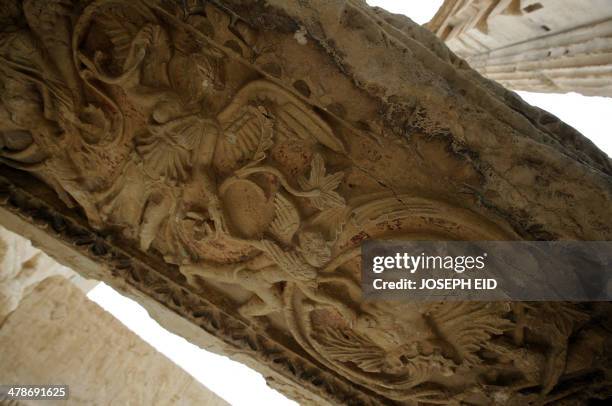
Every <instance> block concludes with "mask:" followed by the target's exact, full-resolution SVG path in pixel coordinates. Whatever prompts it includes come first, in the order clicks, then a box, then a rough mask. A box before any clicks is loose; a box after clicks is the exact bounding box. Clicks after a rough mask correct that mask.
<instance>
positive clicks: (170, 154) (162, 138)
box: [136, 116, 210, 180]
mask: <svg viewBox="0 0 612 406" xmlns="http://www.w3.org/2000/svg"><path fill="white" fill-rule="evenodd" d="M209 124H210V123H209V122H208V121H207V120H204V119H201V118H199V117H197V116H187V117H183V118H178V119H176V120H172V121H169V122H167V123H165V124H159V125H150V126H149V127H148V130H149V132H148V133H146V134H144V135H142V136H139V137H137V139H136V150H137V151H138V153H139V154H140V155H141V156H142V158H143V162H144V167H145V170H146V171H147V173H148V174H149V176H151V177H153V178H154V179H158V178H160V177H165V178H167V179H172V180H185V179H186V178H187V177H188V176H189V173H190V168H191V164H192V151H193V150H194V149H195V148H196V147H198V145H199V144H200V141H201V139H202V137H203V136H205V135H206V129H207V126H208V125H209Z"/></svg>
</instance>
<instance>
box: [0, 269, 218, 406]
mask: <svg viewBox="0 0 612 406" xmlns="http://www.w3.org/2000/svg"><path fill="white" fill-rule="evenodd" d="M0 359H2V368H1V369H0V382H2V383H3V384H5V385H11V384H29V385H45V384H46V385H68V386H69V388H70V395H69V399H68V400H58V401H45V403H46V404H61V405H91V404H96V405H128V404H131V405H177V404H179V405H202V404H205V405H211V406H217V405H219V406H221V405H227V402H225V401H223V400H222V399H220V398H219V397H217V396H216V395H215V394H214V393H212V392H210V391H209V390H208V389H206V388H205V387H203V386H202V385H201V384H200V383H199V382H197V381H196V380H195V379H193V377H191V376H190V375H189V374H187V373H186V372H185V371H183V370H182V369H180V368H179V367H177V366H176V365H175V364H173V363H172V362H171V361H170V360H168V359H167V358H165V357H164V356H163V355H162V354H160V353H159V352H157V351H156V350H155V349H154V348H153V347H151V346H150V345H148V344H146V343H144V342H143V341H142V340H141V339H140V338H139V337H138V336H137V335H136V334H134V333H132V332H131V331H129V330H128V329H127V328H126V327H125V326H124V325H123V324H121V323H120V322H119V321H118V320H116V319H115V318H114V317H113V316H111V315H110V314H108V313H106V312H105V311H104V310H103V309H102V308H100V307H99V306H98V305H96V304H95V303H93V302H91V301H90V300H89V299H87V297H86V296H85V294H84V293H83V292H82V291H81V290H80V289H79V288H77V287H76V286H74V285H73V284H72V283H71V282H70V281H68V280H66V279H65V278H63V277H60V276H53V277H50V278H47V279H45V280H44V281H42V282H40V283H39V284H37V285H36V286H35V287H34V288H33V290H32V291H31V292H30V293H29V294H28V295H27V296H26V297H25V298H24V299H23V300H22V302H21V303H20V304H19V306H18V308H17V309H16V310H15V311H14V312H13V313H11V315H10V316H8V318H7V319H6V321H5V322H4V323H3V324H2V326H1V327H0ZM205 367H206V366H203V368H205ZM20 404H23V405H29V404H32V405H38V404H40V401H25V400H24V401H20Z"/></svg>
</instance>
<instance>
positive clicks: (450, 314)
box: [429, 302, 512, 364]
mask: <svg viewBox="0 0 612 406" xmlns="http://www.w3.org/2000/svg"><path fill="white" fill-rule="evenodd" d="M509 310H510V308H509V306H508V304H507V303H503V302H499V303H497V302H492V303H477V302H461V303H453V302H446V303H440V304H438V305H435V306H434V307H433V309H432V310H431V311H430V312H429V316H430V317H431V319H432V321H433V322H434V323H435V324H436V326H437V328H438V331H439V332H440V334H441V336H442V337H445V339H446V340H447V341H448V343H449V344H450V345H451V346H452V348H453V349H454V350H455V352H456V353H457V355H458V356H459V357H460V359H462V360H463V361H464V362H467V363H469V364H478V363H480V358H479V357H478V355H476V352H477V351H478V350H480V348H481V347H482V346H483V344H484V343H485V342H487V341H489V339H490V338H491V337H492V336H494V335H499V334H503V333H504V331H506V330H507V329H509V328H510V327H512V322H510V321H509V320H508V319H506V318H505V317H504V315H505V314H507V313H508V312H509Z"/></svg>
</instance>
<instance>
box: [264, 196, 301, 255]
mask: <svg viewBox="0 0 612 406" xmlns="http://www.w3.org/2000/svg"><path fill="white" fill-rule="evenodd" d="M274 208H275V212H276V215H275V217H274V220H273V221H272V223H271V224H270V233H271V234H272V235H273V236H274V237H276V238H277V239H278V240H279V241H280V242H282V243H283V244H285V245H289V244H291V240H292V239H293V235H294V234H295V232H296V231H297V230H298V228H299V227H300V214H299V213H298V211H297V209H296V208H295V206H294V205H293V203H291V202H290V201H289V200H287V198H286V197H285V196H283V194H281V193H278V194H276V197H275V198H274Z"/></svg>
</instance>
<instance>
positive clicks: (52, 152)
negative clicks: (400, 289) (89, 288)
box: [0, 0, 612, 405]
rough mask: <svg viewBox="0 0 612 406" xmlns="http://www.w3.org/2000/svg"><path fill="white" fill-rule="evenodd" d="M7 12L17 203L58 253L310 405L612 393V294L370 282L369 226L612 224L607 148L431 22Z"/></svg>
mask: <svg viewBox="0 0 612 406" xmlns="http://www.w3.org/2000/svg"><path fill="white" fill-rule="evenodd" d="M10 4H13V3H10ZM3 13H4V14H2V19H3V24H2V25H1V26H2V27H4V28H3V31H2V33H1V34H0V45H1V47H0V61H1V62H2V63H0V85H1V86H0V89H2V97H1V100H2V104H1V105H0V131H1V134H2V150H1V153H2V155H1V159H2V163H3V166H2V170H1V172H0V196H1V197H2V199H1V200H0V201H1V202H2V204H1V205H0V221H1V222H2V224H3V225H5V226H6V227H7V228H10V229H12V230H16V231H18V232H19V233H21V234H23V235H26V236H27V237H28V238H30V239H32V241H34V242H35V243H36V244H38V245H39V246H40V247H41V248H43V249H44V250H45V251H47V252H49V254H50V255H51V256H53V257H54V258H56V259H57V260H59V261H60V262H62V263H64V264H67V265H69V266H71V267H73V268H74V269H76V270H77V271H78V272H80V273H83V274H84V275H86V276H90V277H94V278H96V279H101V280H104V281H106V282H107V283H109V284H110V285H112V286H114V287H116V288H117V289H120V290H122V291H124V292H125V293H127V294H129V295H131V296H133V297H134V298H135V299H136V300H138V301H140V302H141V303H142V304H143V305H144V306H145V307H147V308H148V309H149V311H150V312H151V313H152V315H153V316H154V317H156V318H157V319H158V320H159V321H160V322H161V323H162V324H163V325H165V326H166V327H167V328H169V329H171V330H173V331H175V332H177V333H179V334H182V335H184V336H186V337H187V338H188V339H189V340H190V341H192V342H194V343H196V344H198V345H201V346H206V347H209V348H211V349H213V350H214V351H217V352H221V353H224V354H228V355H230V356H232V357H234V358H235V359H238V360H240V361H242V362H244V363H246V364H248V365H250V366H251V367H253V368H255V369H257V370H259V371H261V372H262V373H263V374H264V376H265V377H266V378H267V380H268V382H269V383H270V385H272V386H273V387H276V388H278V389H279V390H281V391H283V392H284V393H286V394H288V396H290V397H292V398H294V399H298V400H300V401H301V402H302V403H308V402H312V403H317V404H319V403H324V402H329V403H333V404H355V405H380V404H389V405H393V404H402V405H428V404H458V403H462V402H463V403H468V404H476V405H488V404H491V403H493V402H495V401H505V402H508V403H509V404H525V403H529V402H540V401H541V402H554V401H557V400H560V399H563V400H567V401H568V402H575V403H578V404H580V403H584V404H586V403H587V402H588V401H589V400H590V399H596V398H605V397H606V396H609V393H610V392H609V391H610V382H611V381H610V377H609V373H608V372H607V371H609V370H610V365H611V364H610V359H609V358H610V354H609V351H607V350H606V348H610V346H609V345H608V344H609V342H610V337H611V334H610V329H609V320H610V318H609V315H610V309H611V308H610V306H609V304H606V303H600V304H591V303H583V304H565V303H534V304H520V303H519V304H516V303H514V304H512V303H501V302H500V303H478V302H473V303H464V304H461V305H459V306H458V305H457V304H456V303H455V304H453V303H436V304H428V305H424V306H422V305H417V304H415V303H403V304H393V305H390V304H389V303H384V302H367V301H363V300H362V299H361V295H360V286H359V278H360V247H361V244H362V243H363V241H366V240H371V239H389V238H390V239H433V240H436V239H438V240H457V239H458V240H521V239H525V240H539V239H544V240H555V239H577V240H608V239H610V238H611V237H612V224H611V223H610V219H611V218H612V207H611V206H610V204H609V202H610V201H611V197H612V196H611V195H612V178H611V175H612V166H611V163H610V160H609V158H608V157H607V156H606V155H605V154H604V153H602V152H601V151H599V150H598V149H597V148H596V147H595V146H594V145H593V144H592V143H591V142H590V141H588V140H587V139H585V138H584V137H583V136H582V135H581V134H579V133H577V132H576V131H575V130H573V129H572V128H570V127H569V126H567V125H565V124H564V123H562V122H560V121H559V120H558V119H557V118H556V117H554V116H552V115H550V114H548V113H546V112H544V111H541V110H539V109H536V108H533V107H531V106H529V105H527V104H526V103H524V102H523V101H522V100H521V99H520V98H519V97H517V96H516V95H515V94H513V93H511V92H509V91H507V90H505V89H504V88H503V87H501V86H500V85H498V84H496V83H494V82H492V81H489V80H487V79H485V78H483V77H482V76H480V75H479V74H478V73H477V72H475V71H474V70H472V69H471V68H470V67H469V66H468V65H467V64H466V63H465V62H464V61H463V60H461V59H460V58H458V57H457V56H455V55H454V54H453V53H452V52H450V51H449V50H448V48H447V47H446V46H445V45H444V44H443V43H442V42H441V41H440V40H439V39H438V38H436V37H435V35H433V34H432V33H431V32H429V31H427V30H426V29H424V28H422V27H420V26H418V25H416V24H414V23H412V22H411V21H410V20H408V19H407V18H404V17H400V16H394V15H391V14H389V13H387V12H385V11H384V10H381V9H372V8H369V7H367V6H366V5H365V3H364V2H362V1H357V0H347V1H328V0H306V1H304V0H282V1H281V0H267V1H265V2H264V1H257V0H250V1H244V0H223V1H209V2H198V1H185V2H175V1H169V0H165V1H164V0H159V1H157V0H146V1H145V0H134V1H130V2H123V1H113V0H99V1H91V2H89V1H83V2H80V3H78V4H72V5H71V4H69V2H67V1H64V0H62V1H52V2H50V1H42V0H28V1H25V2H23V4H22V3H21V2H15V3H14V4H13V6H12V7H6V8H5V9H3ZM606 326H608V327H606Z"/></svg>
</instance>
